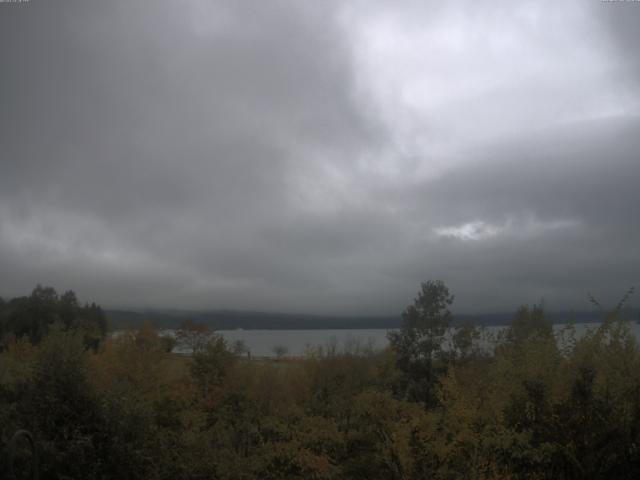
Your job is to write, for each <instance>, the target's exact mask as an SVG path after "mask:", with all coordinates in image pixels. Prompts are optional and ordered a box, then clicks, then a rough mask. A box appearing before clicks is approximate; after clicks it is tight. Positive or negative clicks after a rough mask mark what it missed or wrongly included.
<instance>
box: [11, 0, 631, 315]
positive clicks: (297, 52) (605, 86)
mask: <svg viewBox="0 0 640 480" xmlns="http://www.w3.org/2000/svg"><path fill="white" fill-rule="evenodd" d="M638 25H640V4H638V3H634V2H600V1H597V0H593V1H586V2H585V1H582V0H580V1H578V0H576V1H568V2H544V1H540V2H528V1H524V2H506V1H505V2H501V1H497V2H492V3H491V5H487V4H486V2H441V1H439V2H430V1H427V2H425V1H415V2H412V1H407V2H382V1H380V2H368V1H367V2H365V1H362V2H337V1H335V2H311V1H309V2H301V1H289V2H286V1H270V2H248V1H246V2H245V1H238V0H233V1H231V0H229V1H217V2H209V1H204V0H202V1H199V0H193V1H177V0H173V1H165V0H154V1H136V2H131V1H124V0H122V1H121V0H117V1H109V2H104V1H63V0H61V1H55V2H53V1H44V0H31V1H30V2H28V3H19V4H12V3H5V4H0V61H1V63H0V65H1V70H0V73H1V74H0V294H1V295H2V296H13V295H21V294H26V293H27V292H28V291H30V289H31V288H32V287H33V286H34V285H35V284H36V283H44V284H51V285H53V286H55V287H56V288H58V289H59V290H63V289H67V288H71V289H74V290H76V292H77V293H78V295H79V296H80V298H81V299H89V300H95V301H97V302H99V303H101V304H103V305H105V306H108V307H116V306H128V307H177V308H198V309H199V308H213V309H219V308H231V309H242V310H272V311H291V312H293V311H297V312H308V313H332V314H354V313H363V314H389V313H398V312H399V311H401V309H402V308H403V307H404V306H405V305H406V304H407V303H409V302H410V301H411V300H412V298H413V297H414V295H415V292H416V291H417V289H418V284H419V282H420V281H423V280H427V279H436V278H438V279H443V280H444V281H445V282H446V283H447V284H448V285H449V286H450V288H451V289H452V291H453V292H454V293H455V294H456V303H455V307H456V311H468V312H471V311H496V310H507V311H508V310H511V309H513V308H515V307H516V306H517V305H519V304H522V303H527V302H535V301H538V300H539V299H540V298H544V299H545V302H546V304H547V306H548V307H549V308H551V309H555V310H562V309H569V308H577V309H584V308H589V306H588V304H587V302H586V293H587V292H592V293H593V294H594V295H596V296H597V297H598V298H599V299H601V300H602V301H603V303H613V302H615V301H616V300H617V299H618V298H619V297H620V296H622V294H624V292H625V291H626V290H627V289H628V287H630V286H631V285H632V284H634V282H637V279H638V276H637V275H638V268H639V267H640V245H639V242H638V239H640V222H639V221H638V214H637V210H638V204H639V200H640V188H638V180H639V179H640V158H639V153H638V152H640V117H638V114H639V113H640V55H639V54H638V49H637V45H638V41H639V40H640V33H639V32H640V28H638Z"/></svg>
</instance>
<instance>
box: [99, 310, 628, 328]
mask: <svg viewBox="0 0 640 480" xmlns="http://www.w3.org/2000/svg"><path fill="white" fill-rule="evenodd" d="M105 314H106V316H107V318H108V320H109V323H110V325H111V330H119V329H123V328H128V327H129V328H130V327H136V326H139V325H142V324H144V323H151V324H153V325H154V326H156V327H157V328H167V329H176V328H178V327H179V326H180V324H181V323H182V322H183V321H184V320H186V319H189V320H193V321H195V322H199V323H202V324H205V325H207V326H209V327H210V328H212V329H214V330H238V329H241V330H366V329H393V328H399V327H400V324H401V318H400V315H396V316H390V315H389V316H365V315H358V316H356V315H354V316H329V315H326V316H323V315H307V314H287V313H282V314H281V313H270V312H241V311H195V312H188V311H162V310H148V311H133V310H131V311H129V310H105ZM513 316H514V313H504V312H502V313H488V314H460V315H455V313H454V320H453V323H452V326H454V327H455V326H460V325H464V324H472V325H476V326H485V327H499V326H504V325H509V324H510V323H511V320H512V318H513ZM546 316H547V318H548V319H549V320H550V321H551V322H552V323H553V324H568V323H572V322H573V323H596V322H601V321H602V320H603V314H602V313H601V312H597V311H580V312H578V311H574V312H548V313H547V314H546ZM636 317H637V314H633V315H631V319H632V320H635V319H636Z"/></svg>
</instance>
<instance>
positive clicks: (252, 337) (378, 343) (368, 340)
mask: <svg viewBox="0 0 640 480" xmlns="http://www.w3.org/2000/svg"><path fill="white" fill-rule="evenodd" d="M598 325H599V324H597V323H578V324H575V331H576V335H577V336H578V337H579V336H581V335H583V334H584V333H585V332H586V331H587V330H588V329H595V328H597V327H598ZM630 326H631V329H632V331H633V333H634V335H635V337H636V339H640V324H638V323H636V322H632V323H630ZM565 327H566V325H565V324H555V325H554V326H553V328H554V331H555V332H556V333H560V332H561V331H562V329H563V328H565ZM504 328H505V327H504V326H491V327H484V328H483V331H484V332H483V339H482V340H481V341H480V343H481V345H482V344H484V345H489V343H490V339H491V337H492V336H495V335H497V334H498V333H499V332H500V331H501V330H503V329H504ZM388 331H389V330H386V329H326V330H242V329H237V330H217V333H219V334H220V335H222V336H223V337H224V338H225V340H227V342H228V344H229V346H233V344H234V343H235V342H236V341H238V340H241V341H243V342H244V344H245V345H246V346H247V348H248V349H249V351H250V352H251V355H253V356H258V357H274V356H275V353H274V351H273V349H274V347H275V346H281V347H284V349H286V352H287V355H293V356H300V355H304V354H305V353H306V352H307V351H308V349H309V348H310V347H318V346H322V347H326V346H335V347H336V348H337V349H338V350H342V349H343V348H345V347H348V346H353V345H355V344H359V345H361V346H369V347H371V348H373V349H375V350H381V349H383V348H385V347H386V346H387V345H388V343H389V341H388V340H387V332H388ZM163 333H164V334H168V335H172V334H173V332H172V331H170V330H165V331H164V332H163ZM174 351H177V352H180V348H176V349H175V350H174Z"/></svg>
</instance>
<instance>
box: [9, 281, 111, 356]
mask: <svg viewBox="0 0 640 480" xmlns="http://www.w3.org/2000/svg"><path fill="white" fill-rule="evenodd" d="M56 323H59V324H60V325H61V326H62V327H64V328H65V329H67V330H77V329H80V330H82V331H83V332H84V334H85V337H86V341H87V342H90V343H92V344H93V345H94V346H97V342H98V341H99V340H100V339H101V338H103V337H104V336H105V335H106V333H107V319H106V316H105V314H104V312H103V311H102V308H100V307H99V306H98V305H96V304H95V303H91V304H88V303H85V304H84V305H81V304H80V303H79V302H78V298H77V297H76V294H75V293H74V292H73V291H72V290H68V291H66V292H64V293H63V294H61V295H58V293H57V292H56V290H55V289H54V288H53V287H43V286H42V285H38V286H36V288H34V289H33V291H32V292H31V295H28V296H24V297H16V298H12V299H11V300H8V301H5V300H3V299H2V298H0V338H2V339H4V340H5V341H6V340H7V339H11V338H14V337H27V338H28V339H29V340H30V341H31V343H34V344H36V343H39V342H40V340H42V338H43V337H45V336H46V335H47V333H48V332H49V329H50V328H51V326H52V325H54V324H56Z"/></svg>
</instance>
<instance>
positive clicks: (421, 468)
mask: <svg viewBox="0 0 640 480" xmlns="http://www.w3.org/2000/svg"><path fill="white" fill-rule="evenodd" d="M44 291H46V292H44ZM34 292H35V293H34V294H33V295H32V297H33V298H32V299H31V300H29V302H32V304H33V306H32V307H31V308H32V309H31V310H29V312H31V314H32V315H33V316H32V317H29V316H27V315H26V314H20V315H18V314H17V313H16V312H17V310H16V309H17V307H16V305H17V304H18V303H20V302H15V301H14V300H12V301H9V302H6V303H3V304H2V312H3V317H2V318H3V320H2V322H3V323H2V325H3V331H2V332H3V333H2V344H3V346H4V350H3V351H2V352H0V429H1V430H2V432H1V433H2V436H1V437H0V438H1V439H3V440H2V441H5V439H7V438H9V437H10V435H11V434H12V433H13V432H15V431H17V430H20V429H27V430H29V431H30V432H31V433H32V434H33V437H34V438H35V441H36V443H37V445H38V451H39V454H40V463H41V478H43V479H63V478H64V479H167V480H168V479H184V480H187V479H194V480H196V479H225V480H226V479H228V480H240V479H246V480H250V479H261V480H262V479H273V480H276V479H278V480H280V479H300V480H302V479H362V480H364V479H373V480H378V479H379V480H383V479H384V480H386V479H397V480H400V479H407V480H409V479H416V480H418V479H425V478H430V479H458V478H471V479H487V480H489V479H511V478H515V479H598V478H600V479H605V478H607V479H608V478H616V479H635V478H638V476H639V475H640V449H639V448H638V445H640V350H639V347H638V343H637V341H636V338H635V337H634V335H633V333H632V331H631V328H630V326H631V325H630V323H629V322H627V321H626V320H627V318H626V314H625V310H624V308H622V307H623V305H622V304H619V305H618V306H617V307H616V308H615V309H614V311H613V312H610V313H608V314H604V317H603V318H602V322H601V323H600V324H599V325H598V326H597V328H593V329H591V330H589V331H587V332H586V333H582V334H580V335H578V334H576V331H575V329H574V328H573V326H572V325H567V326H565V327H564V328H563V329H562V330H560V331H558V330H556V331H554V329H552V328H551V327H552V324H551V321H550V319H549V318H548V317H547V315H546V314H545V311H544V309H543V307H542V306H541V305H533V306H523V307H521V308H520V309H518V310H517V312H516V313H515V315H512V321H511V323H510V325H509V326H508V327H507V328H505V329H504V330H503V331H501V332H500V333H498V334H495V335H491V334H490V333H488V332H487V331H486V330H482V329H478V328H476V327H475V326H474V325H471V324H463V325H461V324H458V325H457V326H455V327H453V334H452V335H451V334H445V332H446V331H447V329H450V328H451V325H452V324H453V320H454V319H453V315H452V313H451V310H450V309H451V307H452V305H453V303H454V296H453V295H452V293H451V292H450V291H449V289H448V288H447V286H446V285H445V284H444V283H442V282H439V281H430V282H426V283H424V284H422V285H421V287H420V290H419V292H418V295H417V297H416V299H415V301H414V302H413V303H412V304H411V305H409V306H408V307H407V308H406V309H405V310H404V312H403V313H402V315H401V323H400V326H399V328H398V329H397V330H396V331H393V332H390V334H389V340H390V346H389V348H387V349H385V350H383V351H374V350H372V349H371V348H368V347H366V346H363V345H358V344H356V343H353V344H350V345H348V346H346V347H345V348H344V349H342V350H339V349H338V348H337V347H336V346H335V345H325V346H317V347H315V348H311V349H310V350H309V352H308V354H307V355H306V356H305V357H303V358H289V357H286V356H281V358H279V359H278V360H273V361H268V360H264V359H262V360H248V359H247V357H246V356H245V355H244V354H243V351H242V349H240V348H230V346H228V345H227V344H226V342H225V340H224V339H223V338H222V337H221V336H219V335H217V334H216V333H215V332H214V331H212V330H211V329H210V328H209V327H208V326H207V325H203V324H199V323H198V322H193V321H190V322H184V323H183V324H182V326H181V328H180V331H179V332H178V337H179V338H180V340H181V341H182V342H183V343H185V344H188V345H189V348H190V350H191V353H192V354H191V355H189V356H183V355H175V354H172V353H170V351H171V342H168V341H167V340H166V339H165V338H163V337H162V336H160V335H159V332H158V331H157V330H156V329H154V328H153V327H152V326H150V325H149V324H146V325H143V326H142V327H140V328H136V329H132V330H128V331H124V332H121V333H120V334H119V335H115V336H112V337H109V338H105V339H104V341H102V342H100V343H99V344H98V345H97V346H93V345H89V344H88V343H87V334H86V331H85V329H84V326H85V325H92V322H87V321H85V320H81V319H82V318H85V316H86V315H85V316H83V315H81V314H80V313H77V314H73V315H67V316H65V314H64V313H63V312H64V311H65V310H64V309H63V308H62V305H65V303H64V302H63V301H62V300H61V299H62V297H63V296H65V295H66V294H64V295H62V296H58V295H57V294H55V292H52V291H48V290H47V289H43V288H42V287H38V288H36V290H35V291H34ZM26 298H31V297H25V299H26ZM43 299H48V300H47V301H46V302H44V301H43ZM22 302H27V300H24V299H23V300H22ZM10 304H12V305H13V306H12V307H11V308H9V305H10ZM74 304H76V305H77V302H75V303H74ZM43 305H46V306H47V307H46V308H44V307H43ZM24 308H26V307H24ZM83 308H91V307H77V309H79V310H74V311H76V312H80V311H81V310H82V309H83ZM97 308H98V307H94V310H95V309H97ZM72 310H73V309H72ZM85 313H86V312H85ZM21 315H22V316H21ZM9 319H11V320H9ZM16 319H21V320H20V321H17V320H16ZM65 319H66V320H65ZM16 325H19V326H20V328H17V327H16ZM34 325H36V326H34ZM89 330H91V327H90V328H89ZM448 331H449V333H451V330H448ZM0 446H1V445H0ZM0 450H2V449H0ZM2 461H3V459H2V457H0V468H3V464H2V463H1V462H2Z"/></svg>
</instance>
